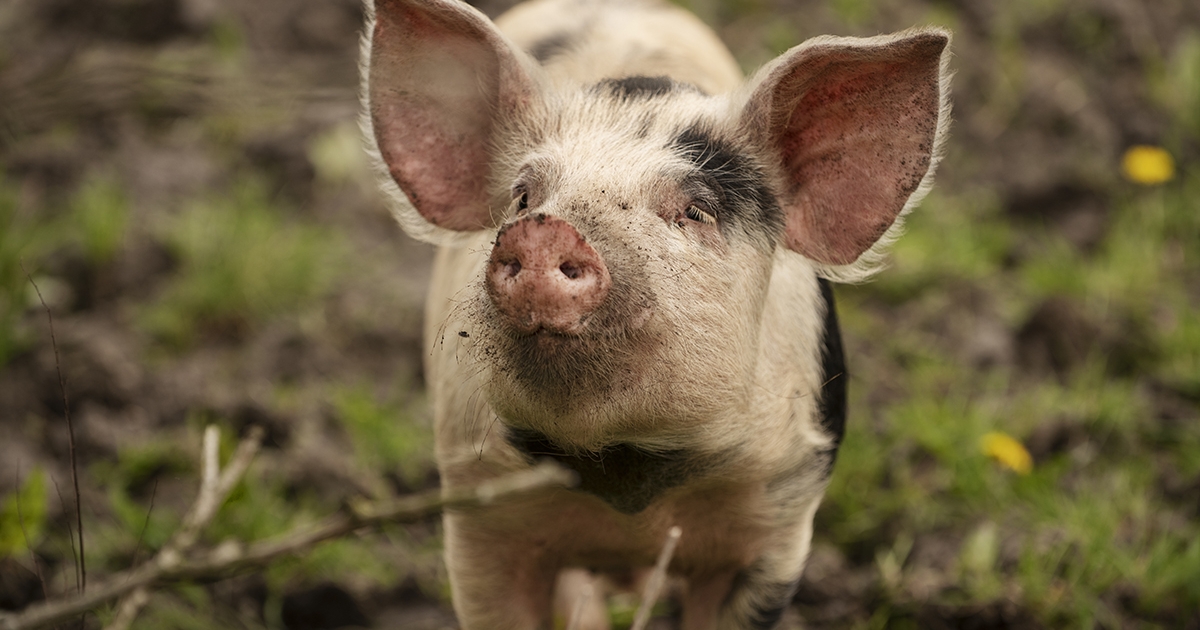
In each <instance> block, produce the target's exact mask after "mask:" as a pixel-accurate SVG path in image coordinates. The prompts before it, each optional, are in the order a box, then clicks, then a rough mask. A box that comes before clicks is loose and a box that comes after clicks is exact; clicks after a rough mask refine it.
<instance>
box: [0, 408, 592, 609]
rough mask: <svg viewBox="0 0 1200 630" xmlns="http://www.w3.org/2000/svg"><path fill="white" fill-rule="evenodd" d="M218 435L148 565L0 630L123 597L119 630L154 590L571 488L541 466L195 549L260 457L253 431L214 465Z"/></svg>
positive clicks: (211, 434) (211, 436) (207, 440)
mask: <svg viewBox="0 0 1200 630" xmlns="http://www.w3.org/2000/svg"><path fill="white" fill-rule="evenodd" d="M217 437H218V435H217V430H216V428H215V427H209V428H208V429H207V430H206V431H205V436H204V456H203V469H202V482H201V486H200V494H199V496H198V497H197V498H196V502H195V504H194V505H193V506H192V509H191V510H190V511H189V512H188V514H187V516H186V517H184V521H183V524H182V525H180V529H179V531H177V532H176V533H175V535H174V536H173V537H172V538H171V540H170V541H169V542H168V543H167V544H166V545H164V546H163V548H162V549H161V550H160V551H159V552H158V553H157V554H156V555H155V556H154V557H153V558H152V559H150V560H149V561H147V562H146V563H144V564H142V565H140V566H138V567H136V568H133V569H130V570H128V571H124V572H122V573H118V574H115V575H113V576H111V577H109V578H108V579H107V580H105V581H103V582H101V583H99V584H95V585H93V586H91V587H89V588H88V590H87V591H86V592H85V593H77V594H69V595H65V596H62V597H59V598H56V599H54V600H50V601H45V602H41V603H38V604H34V605H32V606H29V607H28V608H26V609H25V610H23V611H21V612H19V613H16V614H8V615H0V630H31V629H33V628H42V627H46V626H50V625H53V624H56V623H60V622H62V621H65V620H68V619H71V618H72V617H75V616H76V615H80V614H83V613H85V612H87V611H89V610H93V609H95V608H97V607H99V606H101V605H103V604H105V603H107V602H109V601H112V600H114V599H117V598H121V597H124V598H126V599H125V600H124V601H122V603H121V605H120V606H119V608H118V611H117V614H116V616H115V617H114V619H113V621H112V622H111V623H110V625H109V628H125V627H128V624H129V623H130V622H132V621H133V619H134V618H135V617H136V616H137V613H138V611H140V610H141V608H142V607H143V606H144V605H145V604H146V601H148V599H149V589H151V588H153V587H155V586H159V585H162V584H170V583H174V582H185V581H190V580H197V579H220V578H224V577H229V576H232V575H235V574H237V573H239V572H242V571H246V570H248V569H255V568H261V567H263V566H265V565H266V564H268V563H269V562H271V561H272V560H274V559H276V558H278V557H280V556H285V555H291V554H299V553H303V552H306V551H308V550H310V549H312V548H313V547H314V546H316V545H318V544H320V543H321V542H324V541H327V540H332V539H335V538H340V537H342V536H345V535H347V534H349V533H351V532H353V531H356V530H360V529H363V528H373V527H379V526H381V525H384V524H388V523H411V522H416V521H419V520H421V519H423V518H426V517H428V516H431V515H433V514H436V513H438V512H441V511H442V510H446V509H456V508H468V507H474V506H480V505H487V504H490V503H494V502H497V501H502V500H505V499H508V498H511V497H513V496H516V495H520V494H523V493H526V492H529V491H531V490H537V489H541V488H549V487H555V486H559V487H563V486H570V485H573V484H574V483H575V476H574V474H573V473H572V472H571V471H569V470H567V469H565V468H563V467H561V466H558V465H556V464H553V463H550V462H543V463H541V464H539V465H537V466H535V467H534V468H531V469H528V470H523V471H519V472H516V473H512V474H510V475H506V476H504V477H499V478H497V479H494V480H491V481H487V482H484V483H481V484H479V485H478V486H475V487H473V488H464V489H457V490H451V491H446V492H443V491H440V490H431V491H429V492H423V493H420V494H415V495H411V496H407V497H402V498H399V499H394V500H390V501H379V502H363V503H356V504H352V505H350V506H348V507H347V508H346V509H345V510H344V511H343V512H341V513H338V514H334V515H331V516H329V517H327V518H325V520H323V521H321V522H319V523H317V524H315V525H312V526H309V527H302V528H298V529H296V530H293V531H290V532H287V533H285V534H281V535H280V536H277V537H275V538H269V539H266V540H262V541H258V542H254V543H245V542H241V541H233V540H228V541H224V542H222V543H220V544H218V545H216V546H215V547H210V548H205V549H195V550H193V547H194V546H195V543H196V541H197V540H198V539H199V536H200V534H201V533H203V530H204V528H205V527H206V526H207V525H208V524H209V522H211V520H212V518H213V517H214V516H215V515H216V512H217V510H218V509H219V508H220V507H221V505H222V504H223V503H224V502H225V498H226V497H227V496H228V494H229V492H230V491H231V490H232V489H233V487H234V486H235V485H236V484H237V482H238V480H239V479H240V478H241V476H242V475H243V474H245V472H246V468H247V467H249V465H250V460H251V459H253V457H254V454H255V453H256V452H257V451H258V447H259V443H260V441H261V440H262V432H261V430H258V429H255V430H252V431H251V434H250V435H249V436H248V437H247V438H246V439H244V440H243V441H242V443H241V444H240V445H239V446H238V449H237V452H236V453H235V454H234V456H233V458H232V459H231V460H230V463H229V465H228V466H227V467H226V468H225V470H224V471H221V470H220V469H219V467H218V465H217V457H216V443H217V441H218V440H217ZM210 444H211V446H210ZM122 624H123V625H122Z"/></svg>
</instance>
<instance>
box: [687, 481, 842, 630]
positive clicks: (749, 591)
mask: <svg viewBox="0 0 1200 630" xmlns="http://www.w3.org/2000/svg"><path fill="white" fill-rule="evenodd" d="M819 503H820V496H817V497H816V498H814V499H812V500H811V501H810V502H809V503H807V504H806V505H805V506H804V507H803V508H802V509H800V510H799V511H798V512H799V513H798V514H797V517H796V518H795V520H794V521H792V523H793V524H792V526H791V527H786V528H781V529H780V530H777V531H776V533H775V535H774V536H772V541H771V542H770V543H769V544H768V545H767V547H766V550H765V551H764V552H763V553H762V554H761V555H760V556H759V557H758V559H756V560H755V561H754V562H753V563H751V564H750V566H748V567H746V568H744V569H742V570H741V571H738V572H737V573H736V574H735V575H730V576H714V577H713V578H712V579H710V580H707V581H704V582H701V583H695V582H693V583H691V584H689V588H688V594H687V595H685V597H684V601H683V630H770V629H771V628H774V627H776V626H777V625H778V623H779V620H780V619H781V618H782V617H783V613H784V611H785V610H787V607H788V605H790V604H791V602H792V597H793V596H794V595H795V593H796V586H797V585H798V584H799V582H800V576H801V574H802V573H803V572H804V562H805V560H806V559H807V558H808V551H809V546H810V543H811V541H812V522H813V516H814V514H815V513H816V509H817V505H818V504H819ZM721 594H724V595H725V596H724V597H720V595H721Z"/></svg>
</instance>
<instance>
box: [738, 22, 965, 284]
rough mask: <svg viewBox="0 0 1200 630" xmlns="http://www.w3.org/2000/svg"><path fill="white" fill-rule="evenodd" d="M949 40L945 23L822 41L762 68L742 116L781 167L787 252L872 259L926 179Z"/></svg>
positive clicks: (829, 259) (833, 262) (942, 120)
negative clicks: (920, 28) (875, 34)
mask: <svg viewBox="0 0 1200 630" xmlns="http://www.w3.org/2000/svg"><path fill="white" fill-rule="evenodd" d="M949 42H950V34H949V33H948V32H946V31H942V30H939V29H926V30H916V31H908V32H905V33H901V34H898V35H891V36H881V37H872V38H867V39H857V38H834V37H821V38H817V39H813V40H809V41H807V42H805V43H803V44H801V45H799V46H797V47H795V48H793V49H791V50H789V51H788V52H786V53H784V54H783V55H782V56H780V57H779V58H778V59H776V60H775V61H774V62H773V63H771V64H769V65H768V66H766V67H765V68H763V69H762V70H761V71H760V72H759V73H758V74H757V75H756V77H755V79H754V81H752V83H751V90H752V91H751V94H750V97H749V101H748V102H747V103H746V107H745V109H744V110H743V113H742V120H741V122H742V126H743V129H744V130H745V131H746V132H747V133H748V134H750V136H751V137H753V138H754V139H755V140H756V142H757V144H758V145H759V146H760V147H762V148H763V150H765V152H766V158H767V160H768V161H770V162H774V165H775V166H776V167H777V168H778V169H779V171H778V172H779V174H780V175H781V177H782V181H781V186H780V188H779V191H780V199H779V201H780V205H781V206H782V207H783V210H784V214H785V216H786V231H785V234H784V244H785V245H786V246H787V247H788V248H789V249H792V250H794V251H797V252H799V253H801V254H803V255H805V256H806V257H808V258H810V259H812V260H814V261H816V262H818V263H821V264H823V265H826V266H832V267H838V266H844V265H851V264H852V263H855V262H856V261H859V263H860V265H859V266H861V265H862V264H863V263H866V264H868V265H869V264H870V263H873V262H875V260H872V259H873V258H877V257H878V249H880V248H875V250H874V251H873V250H872V248H873V247H875V245H876V244H877V243H881V241H882V242H883V243H886V242H887V241H888V240H889V239H887V238H884V236H885V234H887V233H888V231H889V230H890V229H891V228H892V227H893V226H897V227H898V223H899V219H900V217H901V216H902V215H903V214H904V212H905V211H906V210H907V209H908V208H910V207H911V206H913V205H915V204H916V203H917V202H918V201H919V200H920V198H921V197H922V196H924V193H925V190H926V189H927V188H928V186H929V184H930V183H931V180H932V175H933V170H934V166H935V165H936V163H937V161H938V150H939V145H940V144H941V140H942V137H943V135H944V130H945V128H946V127H947V126H948V119H949V98H948V93H949V85H948V84H949V77H948V75H947V71H946V66H947V58H948V56H949V51H948V44H949ZM868 252H872V253H868ZM864 254H867V255H866V256H864ZM833 275H839V274H837V273H836V272H835V273H834V274H833ZM850 275H853V274H850Z"/></svg>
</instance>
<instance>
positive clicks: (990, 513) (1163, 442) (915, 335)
mask: <svg viewBox="0 0 1200 630" xmlns="http://www.w3.org/2000/svg"><path fill="white" fill-rule="evenodd" d="M1198 186H1200V175H1198V174H1196V173H1191V172H1185V173H1182V175H1181V177H1180V178H1177V179H1176V181H1173V182H1171V183H1169V184H1167V185H1165V186H1163V187H1161V188H1154V189H1128V190H1125V191H1124V192H1123V193H1122V194H1121V196H1119V197H1118V198H1117V200H1116V201H1115V209H1114V212H1115V218H1114V221H1113V225H1112V228H1111V230H1110V232H1109V234H1108V236H1107V238H1106V240H1105V241H1104V242H1103V243H1102V244H1101V246H1100V248H1099V249H1098V251H1096V252H1094V253H1091V254H1085V253H1082V252H1079V251H1078V250H1076V249H1074V248H1073V247H1072V246H1070V245H1069V244H1067V243H1065V242H1064V241H1061V240H1057V237H1055V236H1053V235H1052V234H1050V233H1037V234H1034V235H1032V236H1033V241H1034V242H1035V243H1040V245H1037V246H1035V247H1034V248H1033V249H1032V250H1031V251H1032V252H1033V253H1032V255H1031V256H1032V258H1031V259H1029V260H1027V261H1025V262H1024V263H1023V264H1022V265H1019V266H1017V267H1015V268H1012V267H1011V266H1006V265H1005V264H1004V257H1005V255H1006V252H1007V251H1008V247H1009V244H1010V243H1011V241H1012V238H1013V235H1012V234H1011V228H1008V227H1006V226H1005V224H1004V223H1003V222H1002V220H1001V219H1000V218H999V217H998V216H996V214H995V212H994V211H993V210H988V204H986V203H984V204H982V205H979V204H977V205H976V206H974V207H970V206H964V205H962V204H961V201H962V200H953V199H947V198H946V197H942V196H939V195H935V196H934V197H933V198H932V199H931V202H930V203H928V204H926V207H924V208H922V209H921V210H920V211H919V212H918V214H916V215H914V217H913V220H912V221H911V222H910V231H909V233H908V234H907V235H906V236H905V237H904V238H903V239H902V240H901V241H900V243H899V244H898V246H897V250H896V256H895V268H894V269H892V270H889V271H888V272H886V273H885V274H884V275H883V276H881V278H880V280H879V281H878V282H877V283H875V284H871V285H866V286H863V287H856V288H848V289H844V290H842V291H841V293H840V296H841V297H843V298H844V299H843V300H842V304H841V306H842V310H843V320H844V322H845V328H846V334H847V336H848V337H852V338H859V339H864V340H869V345H870V346H881V347H873V348H871V352H872V357H871V358H870V359H869V360H871V361H876V362H882V364H878V363H877V364H874V365H867V366H863V367H861V368H859V369H856V370H855V373H856V374H858V375H859V380H860V381H865V383H864V387H866V388H870V387H873V386H878V384H875V383H872V381H873V379H877V378H878V379H886V380H887V381H888V383H887V385H888V387H889V389H890V390H893V391H895V392H898V394H897V395H896V397H895V398H894V399H891V400H888V401H887V402H886V403H885V405H884V406H883V407H877V408H874V409H872V408H871V407H870V403H868V402H867V401H866V400H864V399H863V394H861V393H859V392H857V388H856V389H855V390H853V391H855V394H854V396H855V399H856V400H854V401H853V402H852V405H851V409H852V410H854V416H853V417H852V418H851V421H850V424H849V428H848V433H847V435H846V438H845V441H844V443H843V446H842V450H841V453H840V455H839V460H838V464H837V467H836V469H835V474H834V476H833V479H832V482H831V485H830V488H829V493H828V495H827V500H826V504H825V505H824V506H823V508H822V512H821V513H820V514H819V517H818V518H819V523H818V528H817V536H818V538H819V539H820V538H822V537H824V538H828V539H830V540H831V542H834V543H836V544H838V545H839V546H841V547H842V548H844V549H855V548H863V547H864V546H865V547H866V548H874V549H876V550H877V552H876V553H877V557H876V562H875V565H876V570H877V572H878V576H879V578H878V579H879V580H880V583H881V585H884V586H886V585H888V584H890V583H895V584H897V585H898V586H896V587H895V588H885V592H886V593H888V597H890V598H892V600H891V601H892V604H889V605H887V606H884V607H882V608H881V609H879V611H877V612H876V615H875V617H873V618H872V620H871V622H870V624H869V625H870V626H871V627H885V626H889V624H899V625H897V626H896V627H903V626H904V624H905V623H907V622H906V621H904V620H905V619H908V617H907V616H906V615H907V613H906V612H905V611H906V610H908V608H906V607H909V606H912V605H915V604H916V603H917V602H914V601H911V600H909V599H906V598H907V597H908V596H907V595H906V594H905V591H904V588H903V584H904V580H905V572H906V571H907V570H908V566H907V565H906V564H905V561H906V557H907V551H906V549H907V548H908V546H910V545H911V541H912V540H914V539H915V538H918V537H919V536H921V535H922V534H923V533H928V532H937V531H957V532H959V533H960V535H962V536H963V539H962V542H961V544H960V547H959V549H960V551H959V559H958V564H959V573H958V578H957V581H956V582H955V583H954V584H953V586H954V588H953V589H950V590H949V591H946V592H944V593H942V594H941V595H939V596H938V598H937V600H935V601H941V602H942V603H947V604H950V603H976V604H985V603H989V602H994V601H998V600H1003V599H1007V600H1009V601H1014V603H1016V604H1017V605H1019V606H1020V607H1022V608H1023V609H1025V610H1027V611H1030V612H1031V613H1032V614H1034V615H1035V617H1036V618H1037V619H1039V620H1040V621H1041V622H1042V623H1045V624H1047V625H1049V626H1052V627H1063V626H1069V627H1083V628H1088V627H1098V626H1108V627H1113V626H1120V625H1122V623H1123V621H1122V620H1123V619H1127V618H1128V616H1129V615H1131V614H1132V615H1138V616H1140V618H1143V619H1159V620H1162V621H1169V620H1170V619H1171V618H1172V616H1173V615H1180V614H1184V613H1187V612H1188V611H1193V610H1195V609H1196V607H1197V605H1198V602H1200V542H1197V541H1200V523H1197V522H1196V521H1195V520H1194V518H1190V517H1188V516H1187V514H1186V513H1185V512H1181V511H1180V508H1178V507H1176V506H1175V505H1174V504H1172V503H1171V502H1170V501H1169V500H1168V499H1167V498H1166V497H1165V496H1164V494H1163V491H1162V490H1161V489H1160V483H1159V479H1160V474H1161V471H1162V470H1163V469H1164V467H1174V468H1175V469H1177V470H1179V471H1180V474H1184V475H1195V474H1196V473H1197V470H1200V437H1198V436H1200V428H1197V427H1182V428H1164V426H1163V425H1161V424H1160V421H1159V420H1158V419H1156V415H1155V414H1156V411H1155V409H1156V406H1155V399H1154V394H1153V393H1152V390H1150V389H1148V388H1147V387H1146V386H1145V382H1146V379H1148V378H1156V379H1160V380H1161V381H1163V382H1167V383H1172V384H1174V385H1175V386H1178V387H1180V388H1181V389H1185V390H1187V391H1193V392H1195V391H1200V388H1198V387H1197V379H1198V378H1200V377H1198V376H1197V375H1200V317H1197V316H1196V313H1197V312H1200V304H1197V300H1200V295H1198V294H1197V293H1196V292H1195V290H1194V288H1193V289H1188V284H1187V283H1186V282H1181V281H1180V280H1182V279H1187V278H1196V277H1197V276H1196V274H1197V273H1200V258H1198V257H1197V256H1196V255H1194V252H1196V251H1200V247H1198V246H1200V239H1197V236H1196V235H1197V230H1200V213H1196V212H1195V203H1194V199H1196V190H1197V187H1198ZM956 211H958V212H959V214H958V216H955V215H954V214H953V213H954V212H956ZM946 234H953V235H954V238H953V239H949V238H947V237H946ZM964 281H968V282H971V283H987V285H988V287H989V289H990V290H991V291H992V292H993V293H994V294H997V295H1002V296H1006V298H1007V302H1008V304H1007V305H1006V307H1005V309H1004V311H1005V313H1007V315H1006V316H1007V317H1012V318H1019V317H1021V316H1022V312H1023V311H1026V310H1027V309H1028V305H1032V304H1035V303H1037V302H1038V301H1040V300H1043V299H1045V298H1047V297H1050V296H1055V295H1063V294H1065V295H1069V296H1072V298H1073V299H1077V300H1079V301H1080V302H1081V303H1082V304H1084V305H1086V308H1087V309H1088V310H1087V312H1088V316H1089V317H1092V318H1095V319H1096V320H1097V321H1100V322H1105V321H1110V320H1113V319H1116V318H1120V317H1126V316H1132V317H1136V318H1142V319H1144V320H1147V321H1151V322H1158V323H1156V324H1154V325H1152V326H1149V329H1150V331H1151V337H1152V345H1153V349H1151V358H1150V359H1148V360H1147V362H1146V364H1145V365H1144V366H1143V369H1141V370H1139V371H1137V372H1134V373H1131V374H1128V375H1126V376H1114V375H1113V374H1112V373H1111V372H1110V371H1109V370H1108V368H1107V364H1106V361H1105V358H1104V357H1103V356H1099V355H1096V356H1092V357H1090V358H1088V359H1087V360H1086V361H1084V363H1083V364H1081V365H1078V366H1076V367H1075V368H1074V369H1073V370H1072V371H1071V372H1070V373H1069V374H1068V375H1067V377H1066V378H1065V379H1064V380H1062V381H1059V380H1058V379H1056V378H1053V377H1052V376H1049V377H1043V378H1035V377H1033V376H1031V375H1028V374H1022V373H1020V372H1018V371H1016V370H1015V369H1014V368H1009V367H1001V368H999V369H994V368H989V369H984V370H973V369H970V368H964V366H962V365H961V362H960V360H959V359H958V358H957V356H956V355H955V353H954V350H955V349H954V348H953V347H950V346H949V345H948V344H947V340H945V339H942V338H941V337H940V336H939V335H937V334H936V333H929V332H921V331H913V330H906V329H904V328H903V327H901V328H900V329H899V330H896V329H894V327H896V326H897V324H896V322H893V321H889V320H887V319H885V318H886V315H885V313H886V312H887V311H886V310H879V309H877V308H875V307H874V306H872V305H873V304H885V305H886V304H899V303H903V304H905V305H906V308H908V309H910V310H911V309H913V308H914V307H915V309H916V312H918V313H920V314H921V315H920V317H921V318H924V319H922V321H928V322H933V323H930V324H929V325H930V326H931V327H932V328H934V329H937V328H939V327H943V328H944V327H945V326H947V325H949V324H950V322H948V321H946V320H945V318H944V317H943V318H942V319H939V312H942V311H940V310H939V309H943V308H944V309H945V311H944V312H946V313H956V312H958V311H956V310H955V309H953V308H950V306H951V305H952V303H953V300H954V297H953V295H954V291H955V287H956V286H961V284H962V283H963V282H964ZM1192 286H1193V287H1194V286H1195V285H1192ZM1021 305H1026V306H1021ZM938 322H941V323H940V324H938ZM1014 323H1015V322H1014ZM852 367H856V368H857V367H859V366H857V365H855V366H852ZM897 379H899V380H898V381H897ZM1189 388H1190V389H1189ZM871 417H874V418H875V420H874V421H872V420H871ZM1062 421H1067V422H1071V423H1075V424H1077V425H1078V426H1080V427H1081V428H1082V431H1083V433H1084V435H1085V437H1086V444H1084V445H1082V446H1079V447H1077V448H1074V449H1072V450H1069V451H1068V452H1064V453H1060V454H1057V455H1052V456H1051V457H1050V458H1049V459H1047V460H1043V461H1040V462H1038V463H1037V465H1036V466H1035V468H1034V470H1033V472H1032V473H1031V474H1029V475H1028V476H1021V475H1017V474H1015V473H1013V472H1011V471H1008V470H1006V469H1004V468H1003V467H1001V466H999V465H998V464H997V463H996V462H994V461H991V460H990V459H988V458H987V457H986V456H985V455H984V454H983V452H982V451H981V449H980V447H979V438H980V436H982V434H983V433H985V432H987V431H991V430H998V431H1002V432H1006V433H1009V434H1010V435H1013V436H1015V437H1017V438H1018V439H1022V440H1027V439H1028V438H1029V437H1030V436H1031V435H1032V434H1033V433H1034V432H1035V431H1036V430H1037V429H1038V428H1039V427H1045V426H1050V425H1053V424H1054V423H1056V422H1062ZM972 522H974V523H977V524H976V525H974V526H973V527H972V526H969V525H968V524H970V523H972ZM906 541H907V542H906ZM896 549H900V550H901V552H899V553H897V552H896V551H895V550H896Z"/></svg>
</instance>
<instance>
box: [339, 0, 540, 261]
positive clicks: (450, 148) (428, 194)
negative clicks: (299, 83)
mask: <svg viewBox="0 0 1200 630" xmlns="http://www.w3.org/2000/svg"><path fill="white" fill-rule="evenodd" d="M373 4H374V6H373V7H372V6H371V5H370V3H368V7H367V10H368V18H372V19H370V21H369V22H368V27H367V31H366V33H365V34H364V36H363V56H362V59H363V68H362V75H363V99H364V103H365V105H366V108H365V109H366V111H365V112H364V116H363V120H362V125H363V130H364V135H365V136H366V141H367V146H368V150H369V151H370V152H371V153H373V154H374V156H375V157H376V158H378V159H377V164H379V166H380V167H381V170H384V171H386V176H384V177H382V178H381V181H382V182H383V185H384V188H385V189H386V190H388V191H389V192H391V193H392V195H393V197H395V198H396V199H397V200H398V201H399V202H400V203H398V204H396V205H397V207H396V208H394V213H395V214H396V217H397V219H399V220H400V223H401V225H402V226H403V227H404V228H405V230H406V231H408V232H409V234H411V235H413V236H415V237H418V238H423V239H425V240H431V241H439V240H444V239H442V238H439V237H445V236H447V235H446V234H445V233H444V230H451V231H456V232H466V231H473V230H480V229H483V228H487V227H489V226H492V225H493V224H494V223H495V221H494V219H493V213H492V208H491V206H492V205H493V203H492V202H493V200H492V199H491V196H490V194H489V187H488V183H489V175H490V171H491V167H492V163H493V157H494V156H493V147H494V145H495V143H494V137H493V136H494V134H495V133H496V132H497V130H498V129H500V128H501V127H502V126H503V125H504V124H505V123H506V122H509V121H511V120H512V119H513V117H515V116H517V115H518V114H519V113H520V112H522V111H524V110H526V109H527V108H529V107H530V106H531V104H532V103H533V101H534V99H535V98H536V97H537V94H538V91H537V86H536V83H535V81H534V79H533V78H532V77H531V75H530V70H529V67H528V65H529V64H527V63H526V60H524V59H523V54H522V53H520V52H518V51H517V50H516V48H515V47H514V46H513V45H512V44H510V43H509V42H508V41H507V40H506V39H505V38H504V36H503V35H501V34H500V32H499V31H498V30H497V29H496V27H495V26H493V25H492V23H491V22H490V21H489V20H488V19H487V18H486V17H484V16H483V14H481V13H479V12H478V11H476V10H475V9H473V8H471V7H469V6H467V5H466V4H464V3H460V2H453V1H450V0H375V1H374V3H373ZM397 187H398V188H399V190H397ZM400 191H403V195H400V194H399V193H400ZM405 197H406V198H407V200H408V202H409V203H407V204H406V203H403V201H404V198H405ZM409 204H411V206H410V205H409ZM413 209H415V210H416V213H414V212H412V210H413ZM431 224H432V225H431ZM434 226H436V227H434ZM437 228H444V230H439V229H437Z"/></svg>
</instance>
